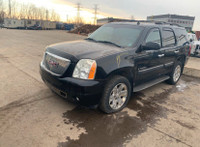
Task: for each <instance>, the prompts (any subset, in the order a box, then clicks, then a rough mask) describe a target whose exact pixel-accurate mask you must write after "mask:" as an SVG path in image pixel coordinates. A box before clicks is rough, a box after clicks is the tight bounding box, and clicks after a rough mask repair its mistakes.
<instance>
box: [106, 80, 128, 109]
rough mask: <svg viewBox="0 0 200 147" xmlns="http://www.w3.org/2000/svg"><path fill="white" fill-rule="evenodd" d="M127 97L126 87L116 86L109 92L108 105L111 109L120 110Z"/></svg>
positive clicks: (122, 85)
mask: <svg viewBox="0 0 200 147" xmlns="http://www.w3.org/2000/svg"><path fill="white" fill-rule="evenodd" d="M127 96H128V90H127V86H126V85H125V84H124V83H119V84H117V85H116V86H115V87H114V88H113V89H112V91H111V93H110V97H109V105H110V107H111V108H112V109H115V110H116V109H119V108H121V107H122V106H123V105H124V103H125V102H126V99H127Z"/></svg>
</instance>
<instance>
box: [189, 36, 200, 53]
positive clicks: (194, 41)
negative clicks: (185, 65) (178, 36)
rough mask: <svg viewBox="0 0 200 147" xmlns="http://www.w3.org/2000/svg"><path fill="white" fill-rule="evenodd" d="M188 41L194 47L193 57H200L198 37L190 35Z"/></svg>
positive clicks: (192, 50) (192, 49)
mask: <svg viewBox="0 0 200 147" xmlns="http://www.w3.org/2000/svg"><path fill="white" fill-rule="evenodd" d="M188 39H189V40H190V43H191V45H192V48H191V55H193V56H200V41H198V40H197V37H196V35H195V34H193V33H188Z"/></svg>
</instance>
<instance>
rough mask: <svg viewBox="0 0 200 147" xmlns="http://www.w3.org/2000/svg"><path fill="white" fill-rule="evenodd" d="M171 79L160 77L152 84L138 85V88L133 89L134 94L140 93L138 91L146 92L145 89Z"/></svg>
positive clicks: (151, 82)
mask: <svg viewBox="0 0 200 147" xmlns="http://www.w3.org/2000/svg"><path fill="white" fill-rule="evenodd" d="M169 78H170V77H169V76H163V77H160V78H158V79H155V80H152V81H150V82H147V83H144V84H141V85H138V86H136V87H134V88H133V92H138V91H141V90H144V89H146V88H149V87H151V86H153V85H156V84H158V83H161V82H163V81H165V80H167V79H169Z"/></svg>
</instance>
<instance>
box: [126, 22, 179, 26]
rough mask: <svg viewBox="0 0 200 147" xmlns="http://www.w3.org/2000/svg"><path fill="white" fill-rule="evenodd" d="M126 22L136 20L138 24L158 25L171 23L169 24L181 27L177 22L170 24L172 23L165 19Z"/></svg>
mask: <svg viewBox="0 0 200 147" xmlns="http://www.w3.org/2000/svg"><path fill="white" fill-rule="evenodd" d="M128 22H137V25H140V23H154V24H158V25H171V26H177V27H182V26H180V25H178V24H172V23H168V22H165V21H154V20H130V21H128Z"/></svg>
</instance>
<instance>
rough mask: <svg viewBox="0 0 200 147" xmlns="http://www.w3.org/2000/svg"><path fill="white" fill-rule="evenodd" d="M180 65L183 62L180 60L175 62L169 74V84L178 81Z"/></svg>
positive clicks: (180, 72) (180, 71)
mask: <svg viewBox="0 0 200 147" xmlns="http://www.w3.org/2000/svg"><path fill="white" fill-rule="evenodd" d="M182 66H183V64H182V63H181V62H180V61H178V62H177V63H176V64H175V66H174V69H173V71H172V73H171V74H170V79H169V80H168V83H169V84H172V85H175V84H176V83H177V82H178V81H179V79H180V77H181V75H182V69H183V68H182Z"/></svg>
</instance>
